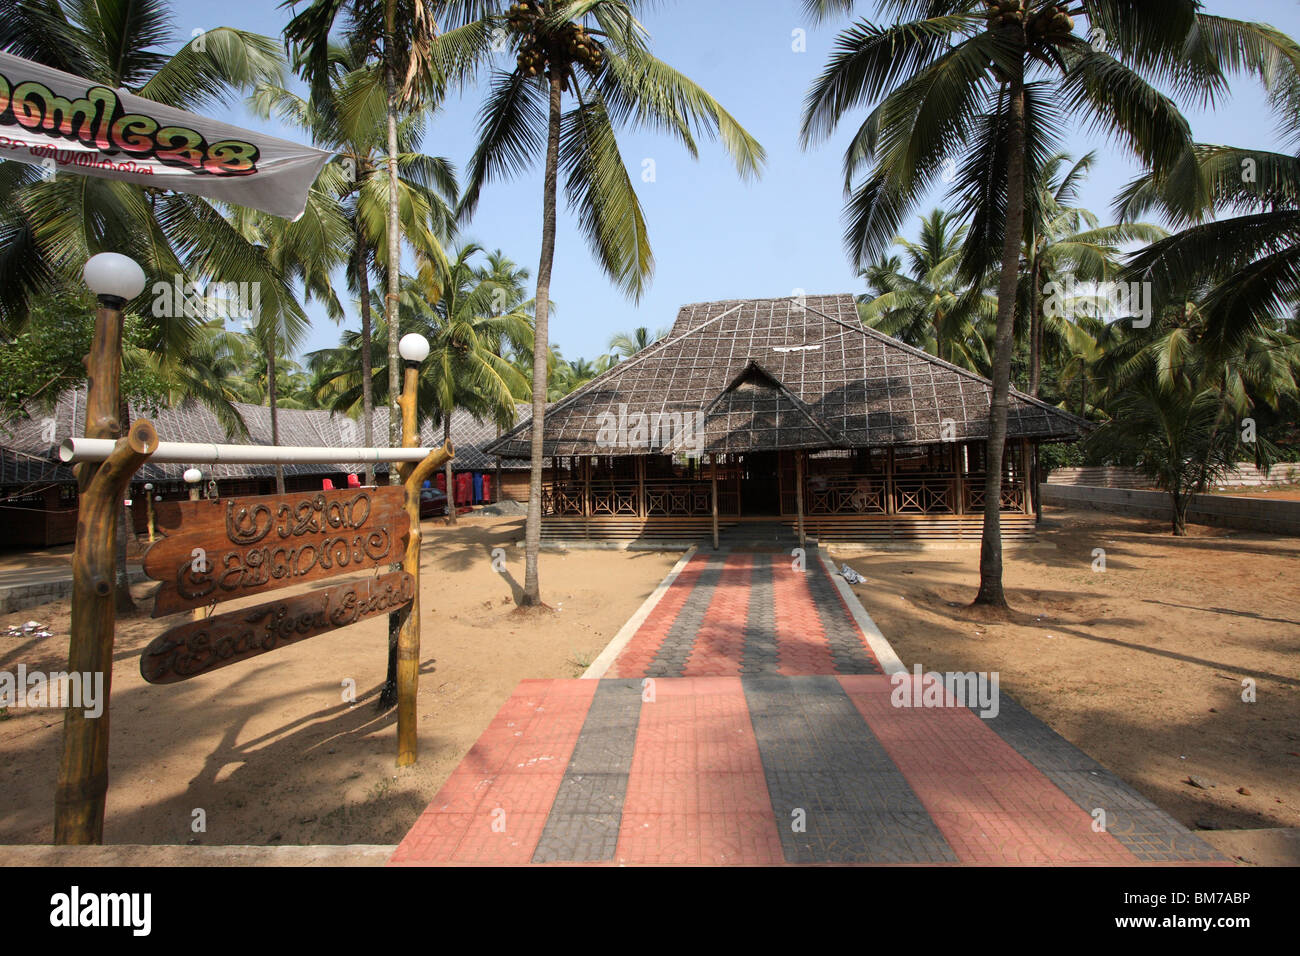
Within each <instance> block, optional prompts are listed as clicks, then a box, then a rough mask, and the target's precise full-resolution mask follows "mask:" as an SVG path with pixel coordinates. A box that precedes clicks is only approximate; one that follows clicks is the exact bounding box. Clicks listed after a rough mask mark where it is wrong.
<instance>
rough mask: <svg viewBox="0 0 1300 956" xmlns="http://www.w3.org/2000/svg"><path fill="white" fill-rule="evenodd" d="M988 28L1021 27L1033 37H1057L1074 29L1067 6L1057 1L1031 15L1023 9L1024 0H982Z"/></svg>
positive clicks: (1072, 19)
mask: <svg viewBox="0 0 1300 956" xmlns="http://www.w3.org/2000/svg"><path fill="white" fill-rule="evenodd" d="M984 5H985V6H986V7H987V8H988V12H987V14H986V19H987V21H988V25H989V29H990V30H997V29H1006V28H1008V27H1023V28H1024V29H1025V31H1026V32H1027V33H1028V34H1029V35H1030V36H1033V37H1059V36H1064V35H1066V34H1067V33H1070V32H1072V31H1073V30H1074V18H1073V17H1071V16H1070V14H1069V8H1068V7H1067V6H1066V5H1065V4H1063V3H1058V4H1056V5H1055V6H1049V7H1043V8H1042V9H1041V10H1039V11H1038V12H1037V13H1035V14H1034V15H1033V16H1029V15H1028V11H1027V10H1026V9H1025V0H984Z"/></svg>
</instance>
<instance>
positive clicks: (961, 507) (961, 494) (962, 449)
mask: <svg viewBox="0 0 1300 956" xmlns="http://www.w3.org/2000/svg"><path fill="white" fill-rule="evenodd" d="M953 450H954V451H955V452H956V463H955V464H956V471H957V501H956V503H955V504H954V506H953V514H959V515H962V514H965V513H966V445H965V443H963V444H960V445H958V446H957V447H956V448H955V449H953Z"/></svg>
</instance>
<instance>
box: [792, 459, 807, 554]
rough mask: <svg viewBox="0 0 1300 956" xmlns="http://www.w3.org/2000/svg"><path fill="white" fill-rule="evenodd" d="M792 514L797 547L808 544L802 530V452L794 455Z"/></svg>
mask: <svg viewBox="0 0 1300 956" xmlns="http://www.w3.org/2000/svg"><path fill="white" fill-rule="evenodd" d="M794 513H795V528H796V530H797V531H798V533H799V547H801V548H802V547H803V546H804V545H805V544H807V543H808V538H807V536H806V535H805V534H804V529H803V452H802V451H796V452H795V453H794Z"/></svg>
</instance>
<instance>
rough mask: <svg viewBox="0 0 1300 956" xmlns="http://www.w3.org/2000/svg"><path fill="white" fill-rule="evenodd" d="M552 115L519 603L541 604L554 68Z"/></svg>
mask: <svg viewBox="0 0 1300 956" xmlns="http://www.w3.org/2000/svg"><path fill="white" fill-rule="evenodd" d="M550 81H551V98H550V114H549V117H548V121H547V129H546V177H545V180H544V183H545V185H544V186H543V198H542V255H541V261H540V262H538V264H537V298H536V307H535V311H534V315H535V322H534V333H533V433H532V447H531V449H530V461H529V476H528V520H527V523H526V525H525V530H524V590H523V594H522V595H521V597H520V599H519V604H520V606H521V607H532V606H536V605H539V604H541V603H542V597H541V589H540V586H539V585H538V581H537V554H538V552H539V551H540V550H541V546H542V454H543V445H542V423H543V421H544V419H545V415H546V360H547V345H548V342H549V332H548V325H547V319H548V317H549V313H550V306H551V299H550V296H551V264H552V262H553V261H554V259H555V194H556V180H557V176H558V171H559V165H560V95H561V94H562V93H563V92H564V79H563V77H562V76H560V75H558V74H556V73H552V74H551V76H550Z"/></svg>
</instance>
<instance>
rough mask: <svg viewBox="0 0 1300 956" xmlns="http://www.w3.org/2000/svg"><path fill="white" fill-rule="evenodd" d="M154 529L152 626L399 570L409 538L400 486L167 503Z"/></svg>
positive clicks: (149, 567) (148, 559)
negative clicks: (337, 578) (349, 576)
mask: <svg viewBox="0 0 1300 956" xmlns="http://www.w3.org/2000/svg"><path fill="white" fill-rule="evenodd" d="M157 520H158V526H159V528H160V529H162V530H165V531H168V532H170V533H169V535H168V537H166V538H163V539H162V540H160V541H158V542H156V543H155V544H154V545H152V546H151V547H150V548H149V550H148V551H147V552H145V556H144V571H145V574H147V575H148V576H149V577H151V578H153V579H154V580H155V581H161V582H162V586H161V587H159V589H158V594H157V597H156V598H155V600H154V609H153V616H154V617H160V616H162V615H164V614H175V613H176V612H178V611H185V610H189V609H191V608H196V607H207V606H208V605H211V604H214V603H217V602H220V601H229V600H232V599H234V598H242V597H247V596H248V595H251V594H258V593H261V592H263V591H273V590H275V589H276V588H282V587H288V586H290V585H293V584H302V583H305V582H307V581H314V580H317V579H319V578H326V577H330V576H332V575H335V574H346V573H349V572H355V571H362V570H365V569H367V568H373V567H377V566H379V565H381V564H391V563H397V562H399V561H401V560H402V556H403V553H404V549H405V542H406V538H407V535H408V534H409V533H410V528H411V519H410V518H409V517H408V515H407V513H406V510H405V498H404V491H403V489H402V488H401V487H398V486H385V487H382V488H346V489H339V490H337V491H317V492H306V493H303V494H297V495H284V496H279V495H265V496H262V497H256V498H227V499H216V500H209V501H181V502H167V503H166V507H163V506H162V505H160V506H159V508H158V513H157Z"/></svg>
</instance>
